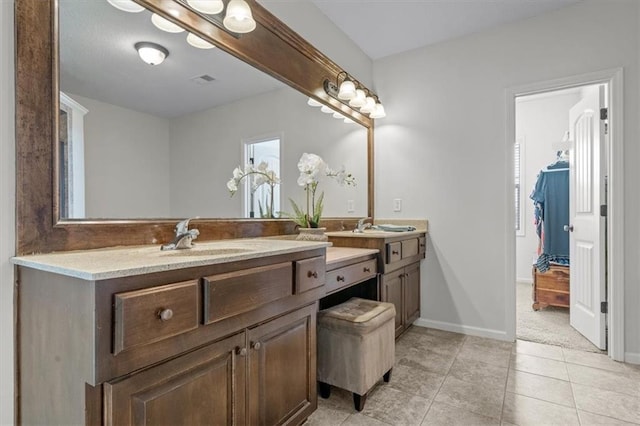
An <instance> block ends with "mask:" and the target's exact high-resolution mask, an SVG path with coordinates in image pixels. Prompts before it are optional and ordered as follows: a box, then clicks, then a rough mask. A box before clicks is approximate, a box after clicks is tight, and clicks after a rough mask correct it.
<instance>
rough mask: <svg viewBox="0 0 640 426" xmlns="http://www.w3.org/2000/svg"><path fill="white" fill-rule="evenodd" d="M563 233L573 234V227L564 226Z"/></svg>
mask: <svg viewBox="0 0 640 426" xmlns="http://www.w3.org/2000/svg"><path fill="white" fill-rule="evenodd" d="M564 231H565V232H573V225H565V226H564Z"/></svg>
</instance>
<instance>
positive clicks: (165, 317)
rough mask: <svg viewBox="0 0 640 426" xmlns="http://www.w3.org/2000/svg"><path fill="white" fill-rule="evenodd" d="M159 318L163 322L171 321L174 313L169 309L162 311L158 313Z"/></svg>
mask: <svg viewBox="0 0 640 426" xmlns="http://www.w3.org/2000/svg"><path fill="white" fill-rule="evenodd" d="M158 318H160V320H162V321H169V320H170V319H171V318H173V311H172V310H171V309H169V308H167V309H164V308H163V309H160V310H159V311H158Z"/></svg>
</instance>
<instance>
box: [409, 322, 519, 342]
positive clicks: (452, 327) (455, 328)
mask: <svg viewBox="0 0 640 426" xmlns="http://www.w3.org/2000/svg"><path fill="white" fill-rule="evenodd" d="M413 325H417V326H418V327H428V328H435V329H438V330H444V331H451V332H453V333H460V334H468V335H470V336H478V337H487V338H489V339H496V340H504V341H507V342H509V341H511V340H509V339H508V338H507V333H506V331H500V330H491V329H489V328H480V327H472V326H468V325H461V324H453V323H449V322H442V321H433V320H428V319H425V318H418V319H417V320H416V322H414V323H413Z"/></svg>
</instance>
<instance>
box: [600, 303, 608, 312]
mask: <svg viewBox="0 0 640 426" xmlns="http://www.w3.org/2000/svg"><path fill="white" fill-rule="evenodd" d="M608 312H609V304H608V303H607V302H600V313H602V314H606V313H608Z"/></svg>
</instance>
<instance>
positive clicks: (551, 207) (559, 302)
mask: <svg viewBox="0 0 640 426" xmlns="http://www.w3.org/2000/svg"><path fill="white" fill-rule="evenodd" d="M530 198H531V199H532V200H533V202H534V217H535V226H536V233H537V235H538V253H537V254H538V257H537V259H536V260H535V262H534V264H533V309H534V310H538V309H540V308H545V307H547V306H561V307H567V308H568V307H569V263H570V262H569V233H568V232H567V230H566V228H565V227H567V226H568V224H569V162H568V158H567V156H566V153H565V152H564V151H561V152H558V159H557V161H556V162H554V163H552V164H550V165H549V166H547V167H546V168H545V169H544V170H541V171H540V173H539V174H538V179H537V181H536V185H535V188H534V190H533V192H532V193H531V195H530Z"/></svg>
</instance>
